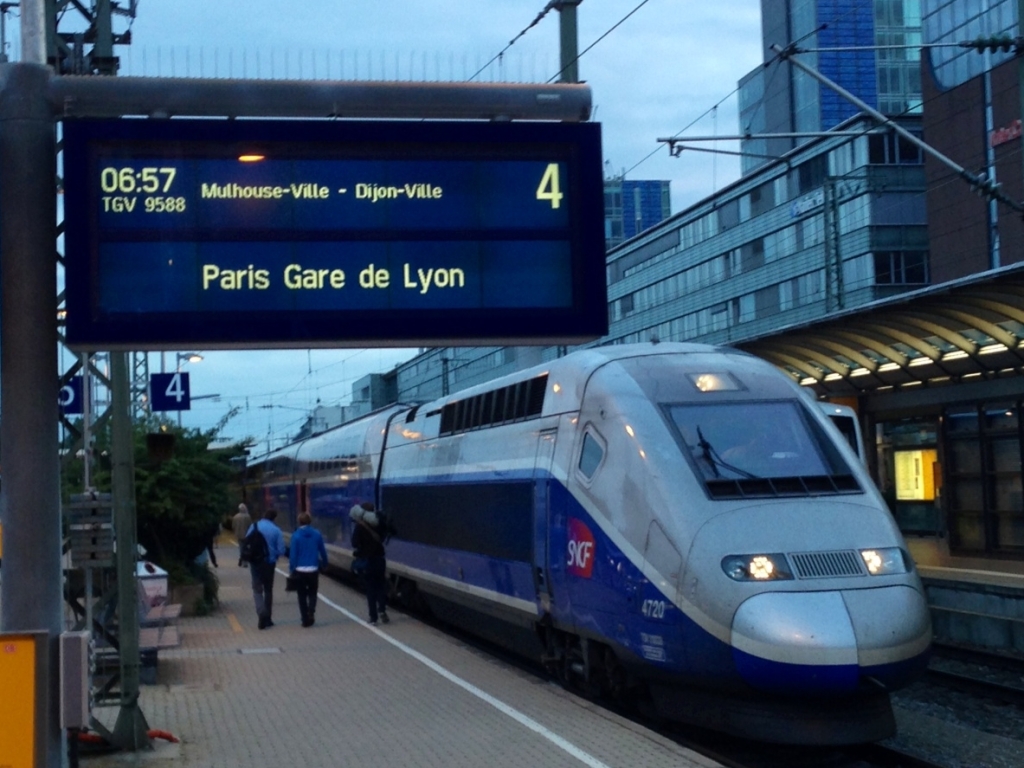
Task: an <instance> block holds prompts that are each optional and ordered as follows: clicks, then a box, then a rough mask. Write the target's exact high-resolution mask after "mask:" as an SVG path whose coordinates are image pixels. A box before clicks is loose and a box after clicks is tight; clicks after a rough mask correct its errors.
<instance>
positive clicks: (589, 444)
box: [578, 431, 604, 480]
mask: <svg viewBox="0 0 1024 768" xmlns="http://www.w3.org/2000/svg"><path fill="white" fill-rule="evenodd" d="M603 458H604V446H603V445H602V444H601V443H600V442H599V440H598V438H597V437H596V436H595V435H593V434H591V433H590V432H589V431H588V432H585V433H584V435H583V445H582V446H581V448H580V461H579V464H578V466H579V469H580V472H582V473H583V475H584V477H586V478H587V479H588V480H589V479H590V478H592V477H593V476H594V473H595V472H596V471H597V468H598V467H599V466H601V460H602V459H603Z"/></svg>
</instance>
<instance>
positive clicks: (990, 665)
mask: <svg viewBox="0 0 1024 768" xmlns="http://www.w3.org/2000/svg"><path fill="white" fill-rule="evenodd" d="M928 680H929V682H931V683H934V684H936V685H942V686H945V687H947V688H953V689H955V690H958V691H962V692H963V693H967V694H969V695H971V696H983V697H986V698H989V699H992V700H994V701H997V702H1000V703H1003V704H1011V705H1014V706H1017V707H1020V708H1022V709H1024V659H1018V658H1014V657H1009V656H1005V655H1001V654H992V653H986V652H984V651H980V650H976V649H967V648H961V647H957V646H948V645H937V646H936V647H935V653H934V658H933V660H932V664H931V665H930V666H929V668H928Z"/></svg>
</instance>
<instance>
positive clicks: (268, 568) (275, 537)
mask: <svg viewBox="0 0 1024 768" xmlns="http://www.w3.org/2000/svg"><path fill="white" fill-rule="evenodd" d="M276 519H277V510H276V509H273V508H271V509H268V510H267V511H266V512H264V513H263V517H262V519H260V520H257V521H256V522H255V523H253V524H252V525H251V526H250V527H249V531H251V530H252V529H253V528H256V529H258V530H259V532H260V533H262V534H263V538H265V539H266V540H267V558H266V560H264V561H263V562H261V563H255V562H253V563H250V564H249V565H250V568H249V575H250V576H251V578H252V596H253V599H254V600H255V601H256V615H257V616H259V624H258V626H259V628H260V629H267V628H268V627H272V626H274V622H273V620H272V619H271V614H272V613H273V609H274V569H275V568H277V559H278V558H279V557H281V555H283V554H284V536H282V535H281V529H280V528H278V527H277V524H276V523H275V522H274V520H276ZM249 531H246V535H247V536H248V535H249Z"/></svg>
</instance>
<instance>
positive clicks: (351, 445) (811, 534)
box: [250, 344, 931, 743]
mask: <svg viewBox="0 0 1024 768" xmlns="http://www.w3.org/2000/svg"><path fill="white" fill-rule="evenodd" d="M250 472H251V476H250V480H251V482H252V483H253V484H255V485H256V486H258V487H257V488H254V489H253V491H252V493H253V498H252V499H251V500H252V501H254V502H255V505H256V506H257V507H260V506H267V505H271V504H272V505H274V506H276V507H277V508H278V509H279V511H284V512H287V515H286V518H287V520H289V521H291V522H292V524H294V519H295V515H296V514H297V513H298V512H299V511H301V510H304V509H305V510H309V511H310V512H311V513H312V515H313V517H314V524H315V525H317V526H318V527H319V528H320V529H321V530H322V531H323V532H324V535H325V538H326V540H327V542H328V550H329V554H330V557H331V559H332V561H333V562H334V563H336V564H337V565H339V566H341V567H346V566H347V565H348V564H349V562H350V560H351V557H352V551H351V547H350V536H351V524H350V522H349V520H348V516H347V513H348V510H349V508H350V507H351V505H352V504H354V503H356V502H357V501H365V500H372V501H375V502H376V503H377V504H378V506H380V507H382V508H383V509H384V510H385V512H386V513H387V514H388V516H389V518H390V520H391V521H392V523H393V525H394V527H395V529H396V530H397V534H396V535H395V536H394V538H393V539H392V540H391V542H390V545H389V549H388V564H389V574H390V578H391V580H392V584H393V588H394V592H395V594H396V595H398V596H400V597H401V598H402V599H405V600H409V601H416V602H418V603H420V604H426V605H427V606H429V607H430V608H431V609H432V610H433V611H434V612H435V613H437V614H438V615H440V616H442V617H443V618H446V619H447V620H449V621H452V622H454V623H457V624H460V625H462V626H463V627H464V628H466V629H468V630H470V631H474V632H477V633H480V634H482V635H484V636H487V637H489V638H490V639H493V640H496V641H499V642H502V643H504V644H506V645H508V646H509V647H511V648H513V649H514V650H517V651H520V652H523V653H526V654H529V655H533V656H537V657H539V658H541V659H542V660H543V661H544V663H545V664H547V665H548V667H549V668H550V669H551V670H552V671H553V672H554V673H555V674H557V675H559V676H560V677H561V678H563V679H564V680H565V681H566V682H568V683H572V684H575V685H578V686H580V687H582V688H584V689H586V690H587V691H588V692H591V693H603V694H606V695H609V696H620V697H622V696H626V697H630V696H632V697H644V698H646V699H648V700H649V701H650V702H651V703H652V704H653V706H654V707H655V708H656V709H657V710H658V711H659V712H660V713H661V714H662V715H664V716H666V717H669V718H675V719H679V720H682V721H686V722H693V723H697V724H700V725H703V726H706V727H711V728H716V729H720V730H724V731H728V732H732V733H735V734H738V735H742V736H746V737H749V738H755V739H763V740H769V741H785V742H797V743H848V742H859V741H869V740H875V739H879V738H884V737H885V736H888V735H889V734H890V733H891V732H892V731H893V729H894V721H893V718H892V712H891V708H890V705H889V700H888V692H889V691H891V690H893V689H895V688H898V687H900V686H902V685H905V684H906V683H907V682H909V681H911V680H913V679H914V678H915V676H917V675H918V674H919V673H920V671H921V670H922V669H923V667H924V665H925V664H926V661H927V655H928V650H929V644H930V637H931V629H930V621H929V616H928V608H927V604H926V601H925V597H924V593H923V589H922V587H921V584H920V580H919V579H918V577H917V575H916V573H915V572H914V568H913V564H912V563H911V561H910V558H909V556H908V555H907V553H906V548H905V544H904V542H903V540H902V538H901V537H900V534H899V532H898V530H897V528H896V526H895V524H894V522H893V520H892V518H891V516H890V514H889V512H888V510H887V508H886V505H885V503H884V501H883V500H882V498H881V497H880V496H879V494H878V492H877V490H876V489H875V488H874V486H873V484H872V482H871V480H870V478H869V476H868V475H867V474H866V472H865V470H864V468H863V466H862V464H861V462H860V461H859V459H858V457H857V456H856V455H855V454H854V453H852V452H851V450H850V446H849V444H848V443H847V442H846V441H845V440H844V439H843V438H842V436H841V435H840V434H839V432H838V431H837V430H836V429H835V427H834V426H833V425H832V424H831V422H830V421H829V420H828V418H827V417H826V416H825V414H824V413H823V412H822V411H821V409H818V408H815V407H814V406H813V404H810V403H808V402H807V398H806V397H805V396H803V395H802V393H801V392H800V390H799V388H798V387H797V386H796V385H795V384H794V383H793V382H791V381H790V380H789V379H788V377H786V376H785V375H784V374H782V373H781V372H779V371H777V370H776V369H774V368H773V367H771V366H769V365H768V364H766V363H764V362H762V361H760V360H757V359H756V358H753V357H751V356H748V355H745V354H743V353H740V352H737V351H735V350H729V349H725V348H714V347H707V346H703V345H693V344H659V345H637V346H619V347H612V348H601V349H596V350H587V351H581V352H577V353H573V354H571V355H568V356H566V357H563V358H560V359H558V360H553V361H551V362H550V363H549V364H547V365H546V366H544V367H541V368H536V369H532V370H528V371H523V372H520V373H517V374H514V375H512V376H508V377H505V378H503V379H499V380H496V381H494V382H490V383H489V384H487V385H481V386H478V387H475V388H473V389H469V390H466V391H464V392H459V393H456V394H453V395H451V396H449V397H445V398H442V399H441V400H438V401H435V402H432V403H427V404H421V405H416V406H406V405H398V406H393V407H390V408H388V409H385V410H384V411H381V412H378V413H375V414H371V415H370V416H368V417H365V418H363V419H361V420H359V421H356V422H353V423H351V424H348V425H345V426H342V427H339V428H337V429H335V430H332V431H330V432H327V433H324V434H322V435H319V436H317V437H314V438H310V439H308V440H306V441H303V442H301V443H298V444H296V445H293V446H289V447H287V448H285V449H282V450H280V451H277V452H275V453H273V454H270V455H268V456H266V457H264V458H263V459H262V460H260V461H259V462H256V463H255V464H254V465H253V467H251V469H250Z"/></svg>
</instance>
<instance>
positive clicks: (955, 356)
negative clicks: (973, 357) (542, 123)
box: [942, 349, 969, 362]
mask: <svg viewBox="0 0 1024 768" xmlns="http://www.w3.org/2000/svg"><path fill="white" fill-rule="evenodd" d="M965 357H969V355H968V354H967V353H966V352H964V351H963V350H962V349H955V350H953V351H952V352H947V353H946V354H944V355H943V356H942V362H946V361H948V360H963V359H964V358H965Z"/></svg>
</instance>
